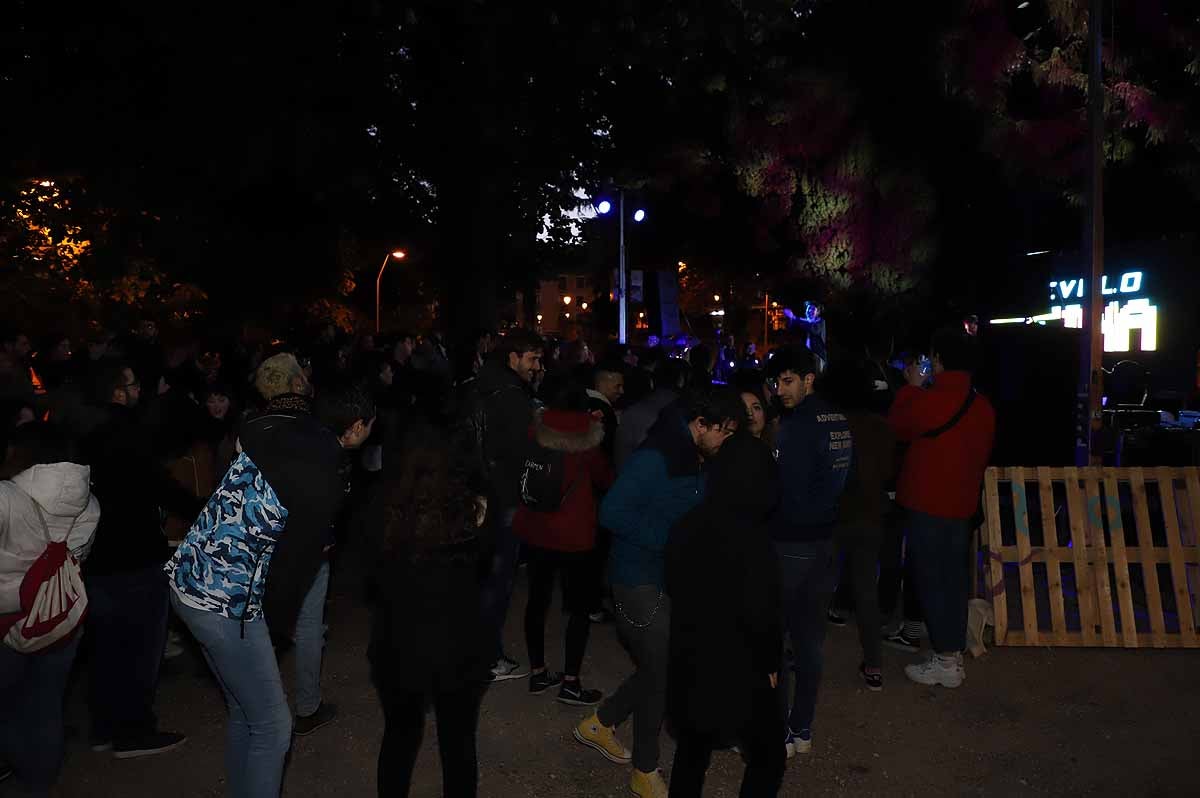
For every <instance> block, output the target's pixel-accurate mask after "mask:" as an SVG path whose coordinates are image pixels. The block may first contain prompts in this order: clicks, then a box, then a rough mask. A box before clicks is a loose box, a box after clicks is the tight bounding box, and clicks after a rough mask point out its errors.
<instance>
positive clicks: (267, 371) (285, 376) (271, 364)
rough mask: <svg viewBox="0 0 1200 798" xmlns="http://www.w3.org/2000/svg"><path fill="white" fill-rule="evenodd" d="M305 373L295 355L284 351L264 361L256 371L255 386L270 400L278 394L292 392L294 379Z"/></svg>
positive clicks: (264, 397)
mask: <svg viewBox="0 0 1200 798" xmlns="http://www.w3.org/2000/svg"><path fill="white" fill-rule="evenodd" d="M303 374H304V371H303V369H301V368H300V363H299V362H297V360H296V358H295V356H294V355H289V354H287V353H286V352H284V353H282V354H278V355H273V356H272V357H269V358H267V359H266V360H264V361H263V362H262V365H260V366H259V367H258V371H256V372H255V373H254V387H255V388H257V389H258V392H259V393H261V394H262V397H263V399H266V400H267V401H268V402H269V401H271V400H272V399H274V398H275V397H277V396H282V395H283V394H285V393H292V381H293V380H294V379H295V378H296V377H300V376H303Z"/></svg>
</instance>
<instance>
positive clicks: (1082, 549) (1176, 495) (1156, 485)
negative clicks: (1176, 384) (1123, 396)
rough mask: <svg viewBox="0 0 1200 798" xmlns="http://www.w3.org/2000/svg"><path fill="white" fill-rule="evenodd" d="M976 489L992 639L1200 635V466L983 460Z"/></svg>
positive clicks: (1178, 642) (1174, 643) (1126, 640)
mask: <svg viewBox="0 0 1200 798" xmlns="http://www.w3.org/2000/svg"><path fill="white" fill-rule="evenodd" d="M1031 491H1032V493H1031ZM983 500H984V519H985V520H984V524H983V526H982V527H981V528H980V546H981V547H982V549H983V550H984V551H985V558H986V559H985V563H984V566H983V567H984V575H983V576H984V579H983V581H984V584H985V586H986V588H987V590H988V592H989V593H990V594H991V595H990V599H991V601H992V606H993V610H994V613H995V621H996V627H995V629H996V643H997V644H998V645H1009V646H1035V645H1043V646H1100V647H1124V648H1147V647H1152V648H1197V647H1200V637H1198V635H1197V629H1196V621H1197V620H1198V619H1200V604H1198V599H1200V545H1198V544H1200V469H1196V468H990V469H988V472H987V475H986V477H985V479H984V492H983ZM1031 508H1033V511H1034V513H1035V514H1036V518H1037V524H1036V526H1035V527H1034V528H1032V529H1031V522H1030V515H1031ZM1002 513H1003V514H1004V515H1003V516H1002ZM1009 513H1011V516H1010V515H1009ZM1130 524H1132V526H1133V529H1132V530H1130V529H1129V526H1130ZM1035 532H1036V533H1037V534H1034V533H1035ZM1005 566H1009V568H1008V571H1009V574H1010V577H1009V579H1008V580H1006V577H1005V570H1006V569H1005ZM1014 570H1015V571H1016V575H1015V579H1014V578H1012V577H1011V574H1012V572H1013V571H1014ZM1160 576H1162V577H1163V578H1161V579H1160ZM1068 577H1069V578H1068ZM1012 589H1015V590H1017V591H1018V592H1019V600H1018V601H1016V602H1013V603H1015V604H1017V605H1018V607H1019V610H1018V612H1017V614H1018V615H1019V617H1013V618H1010V617H1009V616H1010V609H1011V608H1012V604H1013V603H1010V596H1009V591H1010V590H1012Z"/></svg>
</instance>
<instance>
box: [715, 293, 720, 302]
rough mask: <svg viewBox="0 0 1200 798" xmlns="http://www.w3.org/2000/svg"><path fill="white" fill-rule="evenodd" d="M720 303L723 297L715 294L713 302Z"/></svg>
mask: <svg viewBox="0 0 1200 798" xmlns="http://www.w3.org/2000/svg"><path fill="white" fill-rule="evenodd" d="M720 301H721V295H720V294H713V302H720Z"/></svg>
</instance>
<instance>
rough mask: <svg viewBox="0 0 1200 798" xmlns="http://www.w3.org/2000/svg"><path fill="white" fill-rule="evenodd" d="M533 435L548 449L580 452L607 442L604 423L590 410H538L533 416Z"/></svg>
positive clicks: (571, 452) (570, 452) (569, 452)
mask: <svg viewBox="0 0 1200 798" xmlns="http://www.w3.org/2000/svg"><path fill="white" fill-rule="evenodd" d="M533 436H534V440H536V441H537V442H538V445H540V446H544V447H546V448H547V449H553V450H554V451H556V452H565V453H568V454H577V453H580V452H586V451H589V450H591V449H595V448H596V447H598V446H599V445H600V444H601V443H603V442H604V422H602V421H598V420H596V419H595V418H593V417H592V416H591V414H589V413H583V412H578V411H571V410H538V411H537V412H536V413H535V414H534V416H533Z"/></svg>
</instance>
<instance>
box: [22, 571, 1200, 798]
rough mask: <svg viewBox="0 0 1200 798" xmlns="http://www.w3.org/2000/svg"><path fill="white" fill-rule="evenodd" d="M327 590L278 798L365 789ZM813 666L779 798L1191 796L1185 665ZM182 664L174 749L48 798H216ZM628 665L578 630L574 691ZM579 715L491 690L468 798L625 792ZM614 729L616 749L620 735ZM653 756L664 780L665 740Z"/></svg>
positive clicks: (214, 722)
mask: <svg viewBox="0 0 1200 798" xmlns="http://www.w3.org/2000/svg"><path fill="white" fill-rule="evenodd" d="M334 591H335V592H334V595H333V597H332V599H331V602H330V605H329V622H330V627H331V633H330V634H331V637H330V643H329V648H328V651H327V656H326V664H325V677H324V690H325V695H326V699H327V700H330V701H333V702H335V703H336V704H338V706H339V709H340V718H339V719H338V721H337V722H336V723H335V724H333V725H331V726H328V727H326V728H324V729H322V730H320V731H319V732H317V733H316V734H314V735H312V736H311V737H308V738H306V739H302V740H298V741H297V742H296V744H295V746H294V747H293V754H292V761H291V765H290V768H289V772H288V775H287V783H286V787H285V790H284V795H285V796H288V797H289V798H298V797H300V796H304V797H305V798H309V797H310V796H311V797H315V796H331V797H332V796H336V798H351V796H370V795H374V790H375V760H376V756H377V753H378V744H379V739H380V736H381V734H382V714H381V712H380V710H379V708H378V705H377V703H376V700H375V695H374V692H373V690H372V688H371V685H370V683H369V681H368V678H367V664H366V655H365V651H366V642H367V612H366V609H365V608H364V607H363V605H362V604H361V602H360V601H358V591H357V584H356V583H355V582H354V581H353V580H352V578H351V577H349V576H348V575H343V576H342V577H341V578H340V579H339V580H338V581H337V582H336V585H335V588H334ZM524 595H525V594H524V586H523V584H519V586H518V589H517V595H516V596H515V597H514V601H513V607H514V610H513V612H511V613H510V618H509V625H508V637H509V646H510V649H509V650H510V651H511V652H514V653H515V652H523V649H524V646H523V645H522V644H521V643H520V641H519V633H520V632H519V627H520V623H519V617H520V611H521V609H522V608H523V607H524ZM550 625H551V628H550V630H549V635H548V650H549V651H551V652H555V651H557V650H560V649H558V648H557V646H558V641H560V640H561V631H562V619H561V618H560V617H558V616H557V614H553V616H552V618H551V621H550ZM560 656H561V655H560ZM826 657H827V662H826V676H825V682H824V684H823V686H822V691H821V697H820V703H819V706H818V710H817V721H816V724H815V729H814V751H813V753H812V754H811V755H810V756H806V757H797V758H796V759H793V760H792V761H791V762H790V763H789V765H788V772H787V778H786V781H785V784H784V789H783V792H782V794H783V795H786V796H800V795H804V796H810V795H879V796H904V795H924V796H928V795H988V796H995V795H1000V796H1005V795H1029V794H1042V795H1067V794H1075V795H1084V794H1093V795H1094V794H1101V795H1130V796H1135V795H1136V796H1166V795H1187V796H1195V795H1200V771H1198V770H1197V767H1196V756H1197V753H1200V743H1198V742H1197V741H1198V740H1200V734H1198V732H1200V679H1198V678H1197V674H1198V673H1200V667H1198V666H1200V653H1197V652H1179V651H1143V652H1126V651H1099V650H1096V651H1088V650H1070V649H1031V650H1022V649H993V650H992V651H991V652H989V654H988V655H987V656H986V657H985V658H984V659H982V660H979V661H975V662H970V661H969V662H968V664H967V670H968V680H967V683H966V684H965V685H964V686H963V687H962V688H960V689H958V690H956V691H953V692H951V691H945V690H940V689H938V690H935V689H929V688H923V687H918V686H916V685H913V684H910V683H908V682H907V680H906V679H905V678H904V675H903V673H902V671H901V669H902V667H903V666H904V665H905V664H907V663H908V662H910V661H912V660H911V658H909V657H905V656H904V655H902V654H900V653H893V652H887V653H886V654H885V657H886V661H885V666H884V676H885V679H886V681H885V689H884V692H883V693H870V692H868V691H867V690H865V689H864V688H862V687H860V685H859V682H858V680H857V676H856V674H855V669H856V667H857V665H858V644H857V639H856V635H855V632H854V629H853V626H848V627H846V628H844V629H831V630H830V635H829V640H828V642H827V644H826ZM522 658H523V654H522ZM556 664H557V665H560V666H561V662H556V657H555V656H554V655H553V654H552V655H551V667H554V666H555V665H556ZM198 669H199V665H198V663H196V662H194V661H191V660H190V659H189V658H181V660H176V661H174V662H172V663H171V668H170V669H169V671H168V672H167V673H166V674H165V675H164V678H163V681H162V685H161V688H160V690H159V701H158V706H159V714H160V716H161V719H162V726H163V727H164V728H168V729H174V730H179V731H183V732H185V733H187V734H188V735H190V737H191V739H190V740H189V741H188V743H187V745H186V746H185V747H183V748H182V749H180V750H178V751H175V752H172V753H169V754H165V755H162V756H158V757H150V758H147V759H143V760H128V761H118V760H115V759H113V758H112V757H111V756H110V755H104V754H95V753H92V752H91V751H90V750H88V749H87V747H86V746H85V745H84V744H83V741H82V740H76V741H73V742H72V743H70V744H69V747H68V761H67V763H66V767H65V770H64V774H63V778H62V781H61V785H60V789H59V791H58V793H57V794H58V795H60V796H71V798H76V797H78V798H92V797H93V796H95V797H99V796H123V797H124V798H138V797H139V796H171V797H172V798H204V797H206V796H221V795H223V794H224V793H223V787H224V782H223V768H222V748H223V724H224V718H225V709H224V705H223V703H222V699H221V695H220V692H219V691H218V689H217V688H216V686H215V685H214V684H213V683H212V682H211V681H210V680H208V679H207V678H204V677H202V676H200V675H198ZM285 670H287V671H290V662H285ZM628 670H629V662H628V659H627V658H626V656H625V654H624V652H623V651H622V649H621V647H620V645H619V644H618V642H617V640H616V634H615V630H614V629H613V627H612V626H607V625H606V626H599V627H593V635H592V638H591V642H590V644H589V650H588V657H587V660H586V662H585V665H584V681H585V683H586V684H588V685H592V686H595V687H599V688H601V689H604V690H606V691H607V690H611V689H612V688H614V687H615V686H616V685H617V684H618V683H619V681H620V679H621V678H622V677H623V676H624V675H625V674H626V673H627V672H628ZM290 676H291V674H290V672H287V673H286V676H285V678H287V679H290ZM82 698H83V693H82V689H75V690H73V691H72V695H71V701H70V706H69V710H68V711H69V720H70V721H71V722H72V723H73V724H75V725H76V726H77V727H78V728H80V729H86V728H87V726H86V712H85V710H84V708H83V706H82ZM579 717H581V712H580V710H578V709H577V708H572V707H566V706H562V705H560V704H558V703H556V702H555V701H554V699H553V694H552V693H547V694H545V695H543V696H540V697H536V698H534V697H531V696H529V695H528V694H527V693H526V690H525V684H524V682H523V681H521V682H509V683H506V684H501V685H497V686H495V687H493V688H492V689H491V691H490V692H489V693H488V695H487V697H486V699H485V701H484V707H483V717H482V721H481V724H480V729H479V748H480V768H481V781H480V795H481V796H483V798H532V797H533V796H539V797H540V796H581V797H582V796H627V795H628V794H629V793H628V791H627V786H626V785H627V779H628V773H627V771H626V770H624V769H622V768H620V767H617V766H614V765H610V764H608V763H607V762H605V761H604V760H603V759H601V758H600V757H599V756H598V755H596V754H595V753H593V752H591V751H590V750H588V749H585V748H583V747H582V746H580V745H578V744H577V743H575V742H574V741H573V740H572V739H571V737H570V730H571V727H572V725H573V724H574V723H575V722H576V720H577V719H578V718H579ZM620 734H621V735H622V739H624V740H625V741H626V742H628V741H629V731H628V730H627V729H621V730H620ZM432 741H433V737H432V735H431V734H430V733H429V731H428V730H427V734H426V743H425V747H424V749H423V750H422V753H421V757H420V761H419V763H418V777H417V781H416V783H415V784H414V787H413V792H412V794H413V796H415V797H416V798H426V797H429V798H432V796H438V795H440V794H441V789H440V775H439V769H438V762H437V755H436V752H435V751H434V750H433V747H432ZM663 748H664V767H665V768H666V769H667V770H668V771H669V769H670V761H671V760H670V757H671V756H672V755H673V745H672V744H671V741H670V740H669V738H667V737H666V735H665V734H664V737H663ZM740 777H741V760H740V759H739V758H738V757H737V756H736V755H734V754H732V753H720V754H717V755H716V756H715V757H714V761H713V766H712V768H711V770H710V771H709V782H708V786H707V789H706V791H705V794H706V795H709V796H714V797H716V796H722V797H724V796H730V797H732V796H736V795H737V788H738V784H739V780H740ZM0 793H2V788H0Z"/></svg>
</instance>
